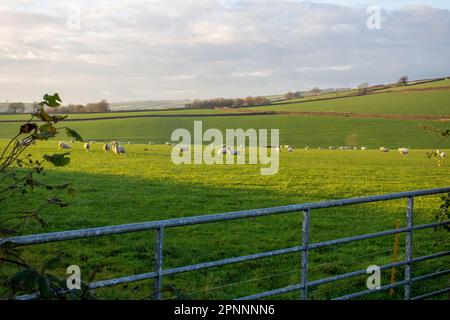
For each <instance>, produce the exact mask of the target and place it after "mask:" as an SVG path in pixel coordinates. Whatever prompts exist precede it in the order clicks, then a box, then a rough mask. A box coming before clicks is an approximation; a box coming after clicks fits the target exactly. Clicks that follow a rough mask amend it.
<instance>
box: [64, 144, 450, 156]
mask: <svg viewBox="0 0 450 320" xmlns="http://www.w3.org/2000/svg"><path fill="white" fill-rule="evenodd" d="M73 142H74V141H72V143H73ZM93 144H95V141H94V140H93V141H89V142H86V143H84V145H83V148H84V149H85V150H86V152H90V150H91V146H92V145H93ZM128 144H131V142H128ZM149 144H150V145H151V144H153V143H152V142H149ZM165 144H166V145H172V146H174V145H175V144H174V143H170V142H166V143H165ZM58 147H59V149H64V150H70V149H71V148H72V147H71V146H70V144H68V143H66V142H63V141H60V142H59V143H58ZM178 148H179V151H180V152H187V151H189V147H188V146H179V147H178ZM239 148H240V149H245V146H244V145H240V146H239ZM239 148H238V149H234V148H231V147H227V146H226V145H221V146H219V148H218V151H217V154H219V155H220V154H224V155H225V154H228V155H240V151H239ZM268 148H271V149H272V150H273V151H275V152H281V150H282V149H286V150H287V151H288V152H289V153H292V152H293V151H294V149H295V148H294V147H293V146H290V145H282V146H275V147H274V146H268ZM102 149H103V151H105V153H109V152H110V151H112V152H114V153H115V154H120V155H125V154H126V153H127V152H126V150H125V148H124V147H123V146H121V145H120V143H119V142H117V141H112V142H111V143H110V144H109V143H105V144H103V147H102ZM309 149H310V148H309V147H305V150H309ZM318 149H319V150H324V148H322V147H319V148H318ZM328 149H329V150H358V148H357V147H349V146H341V147H333V146H330V147H328ZM360 149H361V150H367V149H368V148H367V147H360ZM146 150H147V149H146ZM379 150H380V151H381V152H383V153H386V152H389V151H390V149H389V148H387V147H381V148H379ZM398 152H399V153H400V154H401V155H404V156H406V155H408V154H409V152H410V149H409V148H398ZM436 154H437V155H438V156H439V157H440V158H442V159H444V158H446V157H447V154H446V153H445V152H443V151H440V150H437V151H436Z"/></svg>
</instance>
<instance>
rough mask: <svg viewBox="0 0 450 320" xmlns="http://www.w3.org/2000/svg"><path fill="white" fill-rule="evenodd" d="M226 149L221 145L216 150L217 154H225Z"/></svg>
mask: <svg viewBox="0 0 450 320" xmlns="http://www.w3.org/2000/svg"><path fill="white" fill-rule="evenodd" d="M227 153H228V150H227V148H225V147H221V148H220V149H219V150H218V151H217V154H227Z"/></svg>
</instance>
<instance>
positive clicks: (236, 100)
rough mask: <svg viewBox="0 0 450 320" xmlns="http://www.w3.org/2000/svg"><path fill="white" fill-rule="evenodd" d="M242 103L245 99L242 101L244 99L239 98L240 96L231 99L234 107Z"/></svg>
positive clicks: (240, 105) (242, 104)
mask: <svg viewBox="0 0 450 320" xmlns="http://www.w3.org/2000/svg"><path fill="white" fill-rule="evenodd" d="M244 104H245V101H244V99H241V98H236V99H234V101H233V107H234V108H240V107H242V106H244Z"/></svg>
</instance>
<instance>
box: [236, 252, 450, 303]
mask: <svg viewBox="0 0 450 320" xmlns="http://www.w3.org/2000/svg"><path fill="white" fill-rule="evenodd" d="M448 255H450V251H443V252H438V253H435V254H431V255H427V256H422V257H418V258H414V259H413V260H412V262H413V263H416V262H422V261H426V260H431V259H436V258H441V257H445V256H448ZM406 263H407V262H406V261H400V262H395V263H389V264H385V265H382V266H379V267H380V269H381V270H385V269H390V268H393V267H400V266H403V265H405V264H406ZM365 274H367V270H366V269H361V270H357V271H353V272H349V273H344V274H340V275H337V276H333V277H329V278H324V279H320V280H315V281H311V282H308V286H309V287H312V286H318V285H321V284H325V283H329V282H335V281H339V280H343V279H347V278H351V277H356V276H360V275H365ZM401 285H404V283H402V284H401ZM301 288H302V285H300V284H297V285H291V286H287V287H284V288H280V289H275V290H270V291H266V292H261V293H257V294H254V295H250V296H246V297H242V298H239V299H236V300H254V299H260V298H264V297H269V296H274V295H278V294H282V293H288V292H292V291H296V290H299V289H301Z"/></svg>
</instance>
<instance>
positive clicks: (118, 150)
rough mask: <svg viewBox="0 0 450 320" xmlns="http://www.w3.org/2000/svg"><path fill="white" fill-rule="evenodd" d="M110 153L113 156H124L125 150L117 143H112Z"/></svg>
mask: <svg viewBox="0 0 450 320" xmlns="http://www.w3.org/2000/svg"><path fill="white" fill-rule="evenodd" d="M112 151H113V152H114V153H115V154H126V151H125V148H124V147H121V146H120V145H119V144H118V143H117V141H113V142H112Z"/></svg>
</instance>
